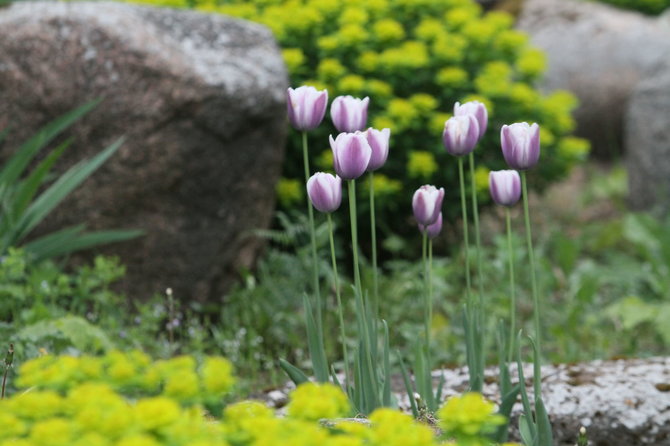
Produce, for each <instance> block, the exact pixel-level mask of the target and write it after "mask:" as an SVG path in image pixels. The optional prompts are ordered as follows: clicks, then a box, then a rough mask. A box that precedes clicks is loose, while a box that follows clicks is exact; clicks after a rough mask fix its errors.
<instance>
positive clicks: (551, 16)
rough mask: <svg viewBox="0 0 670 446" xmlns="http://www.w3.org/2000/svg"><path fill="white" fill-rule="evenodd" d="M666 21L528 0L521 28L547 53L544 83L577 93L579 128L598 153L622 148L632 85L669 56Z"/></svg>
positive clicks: (586, 4)
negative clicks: (624, 122)
mask: <svg viewBox="0 0 670 446" xmlns="http://www.w3.org/2000/svg"><path fill="white" fill-rule="evenodd" d="M667 22H668V20H667V17H666V18H652V17H647V16H643V15H641V14H638V13H635V12H630V11H624V10H621V9H617V8H614V7H611V6H609V5H605V4H602V3H599V2H591V1H580V0H526V1H525V6H524V8H523V10H522V13H521V15H520V17H519V22H518V27H519V29H521V30H523V31H525V32H527V33H529V34H530V37H531V41H532V43H533V44H535V45H536V46H537V47H539V48H541V49H542V50H544V51H545V52H546V54H547V58H548V70H547V73H546V76H545V78H544V80H543V82H542V85H541V87H542V89H546V90H554V89H567V90H570V91H572V92H574V93H575V94H576V95H577V97H578V98H579V100H580V103H581V105H580V107H579V108H578V109H577V110H576V113H575V117H576V119H577V123H578V128H577V133H578V134H579V135H581V136H584V137H586V138H588V139H590V140H591V141H592V143H593V151H594V153H595V154H598V155H601V156H611V155H614V154H619V153H621V151H622V150H621V146H622V143H623V134H622V128H623V117H624V112H625V110H626V105H627V103H628V100H629V99H630V95H631V93H632V91H633V89H634V88H635V87H636V85H637V84H638V83H639V82H640V81H641V80H643V79H645V78H646V77H647V76H649V75H650V73H653V72H654V71H656V70H657V69H658V67H659V66H660V65H662V64H664V63H665V61H666V60H667V59H668V57H669V56H670V26H668V23H667ZM626 149H627V148H624V150H626Z"/></svg>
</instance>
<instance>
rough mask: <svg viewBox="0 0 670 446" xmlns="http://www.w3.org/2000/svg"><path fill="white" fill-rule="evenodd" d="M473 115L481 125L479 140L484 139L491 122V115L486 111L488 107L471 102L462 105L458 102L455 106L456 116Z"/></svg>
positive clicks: (477, 102)
mask: <svg viewBox="0 0 670 446" xmlns="http://www.w3.org/2000/svg"><path fill="white" fill-rule="evenodd" d="M463 115H473V116H474V117H475V119H476V120H477V124H479V138H478V139H482V137H483V136H484V133H486V127H487V125H488V122H489V114H488V112H487V111H486V106H485V105H484V104H482V103H481V102H479V101H470V102H466V103H465V104H462V105H461V103H460V102H456V104H454V116H463Z"/></svg>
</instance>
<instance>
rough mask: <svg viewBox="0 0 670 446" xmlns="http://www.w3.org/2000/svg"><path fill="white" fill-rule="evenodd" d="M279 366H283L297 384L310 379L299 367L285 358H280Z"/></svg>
mask: <svg viewBox="0 0 670 446" xmlns="http://www.w3.org/2000/svg"><path fill="white" fill-rule="evenodd" d="M279 367H281V368H282V370H284V372H286V374H287V375H288V377H289V378H290V380H291V381H293V383H294V384H295V385H296V386H299V385H300V384H302V383H305V382H307V381H309V378H307V375H305V374H304V373H303V372H302V371H301V370H300V369H299V368H297V367H296V366H294V365H293V364H291V363H290V362H288V361H286V360H285V359H282V358H279Z"/></svg>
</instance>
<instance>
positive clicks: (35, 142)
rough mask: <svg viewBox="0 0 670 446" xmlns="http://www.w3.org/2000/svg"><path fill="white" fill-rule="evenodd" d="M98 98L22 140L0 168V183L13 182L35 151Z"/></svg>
mask: <svg viewBox="0 0 670 446" xmlns="http://www.w3.org/2000/svg"><path fill="white" fill-rule="evenodd" d="M100 101H101V100H100V99H97V100H94V101H91V102H89V103H88V104H84V105H82V106H81V107H79V108H76V109H74V110H72V111H71V112H69V113H66V114H65V115H63V116H61V117H60V118H58V119H56V120H55V121H52V122H51V123H49V124H47V125H46V126H44V127H42V129H41V130H40V131H38V132H37V134H35V135H34V136H33V137H32V138H30V139H29V140H28V141H26V142H24V143H23V144H22V145H21V146H20V147H19V148H18V149H17V151H16V153H15V154H14V155H13V156H12V157H11V158H10V159H9V161H7V163H6V164H5V166H4V167H3V168H2V170H0V183H5V184H13V183H14V182H15V181H16V180H18V179H19V178H20V177H21V175H22V174H23V171H24V170H25V168H26V167H27V166H28V164H30V162H31V161H32V159H33V158H34V157H35V155H37V153H38V152H39V151H40V150H41V149H42V148H43V147H44V146H45V145H47V144H48V143H49V142H51V140H52V139H54V138H55V137H56V136H58V135H59V134H60V133H61V132H62V131H64V130H65V129H67V128H68V127H70V126H71V125H72V124H73V123H74V122H75V121H77V120H78V119H79V118H81V117H82V116H84V115H85V114H86V113H88V112H89V111H91V110H92V109H93V108H95V106H97V105H98V104H99V103H100ZM3 137H4V135H3Z"/></svg>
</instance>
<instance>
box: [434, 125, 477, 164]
mask: <svg viewBox="0 0 670 446" xmlns="http://www.w3.org/2000/svg"><path fill="white" fill-rule="evenodd" d="M478 140H479V124H477V119H476V118H475V117H474V116H473V115H463V116H453V117H451V118H449V119H448V120H447V122H445V123H444V132H443V133H442V141H443V142H444V147H445V148H446V149H447V152H448V153H450V154H451V155H455V156H463V155H467V154H469V153H470V152H472V151H473V150H474V149H475V146H476V145H477V141H478Z"/></svg>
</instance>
